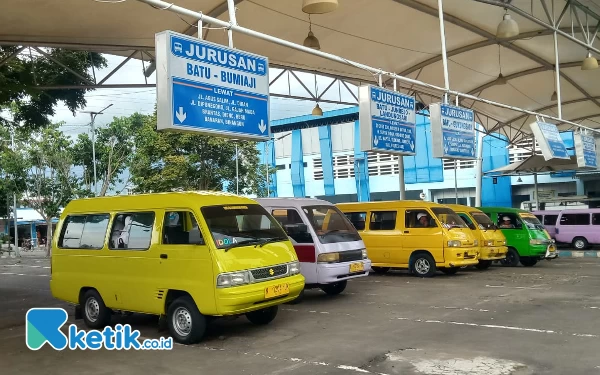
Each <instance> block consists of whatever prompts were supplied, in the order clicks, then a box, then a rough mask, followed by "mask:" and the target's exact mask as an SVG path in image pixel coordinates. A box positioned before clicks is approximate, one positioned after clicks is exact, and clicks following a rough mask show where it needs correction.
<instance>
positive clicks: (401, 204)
mask: <svg viewBox="0 0 600 375" xmlns="http://www.w3.org/2000/svg"><path fill="white" fill-rule="evenodd" d="M336 206H337V207H338V208H340V209H354V208H356V209H358V208H359V207H369V208H377V209H383V208H406V207H428V208H429V207H446V205H442V204H439V203H434V202H428V201H421V200H403V201H375V202H349V203H337V204H336Z"/></svg>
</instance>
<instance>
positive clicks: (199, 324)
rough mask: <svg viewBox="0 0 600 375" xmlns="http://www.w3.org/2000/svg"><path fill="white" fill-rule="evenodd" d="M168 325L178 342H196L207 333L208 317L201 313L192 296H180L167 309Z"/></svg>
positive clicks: (187, 343) (185, 343) (170, 332)
mask: <svg viewBox="0 0 600 375" xmlns="http://www.w3.org/2000/svg"><path fill="white" fill-rule="evenodd" d="M167 327H168V328H169V334H170V335H171V336H172V337H173V339H174V340H175V341H176V342H178V343H180V344H184V345H189V344H195V343H197V342H199V341H200V340H202V337H204V334H205V333H206V317H205V316H204V315H202V314H201V313H200V311H199V310H198V306H196V303H195V302H194V300H193V299H192V298H191V297H189V296H182V297H178V298H177V299H175V301H173V302H172V303H171V304H170V305H169V308H168V310H167Z"/></svg>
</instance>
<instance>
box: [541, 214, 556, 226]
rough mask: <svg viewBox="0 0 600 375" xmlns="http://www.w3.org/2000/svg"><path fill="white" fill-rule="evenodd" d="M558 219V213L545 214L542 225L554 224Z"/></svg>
mask: <svg viewBox="0 0 600 375" xmlns="http://www.w3.org/2000/svg"><path fill="white" fill-rule="evenodd" d="M557 219H558V215H545V216H544V221H543V224H544V225H556V220H557Z"/></svg>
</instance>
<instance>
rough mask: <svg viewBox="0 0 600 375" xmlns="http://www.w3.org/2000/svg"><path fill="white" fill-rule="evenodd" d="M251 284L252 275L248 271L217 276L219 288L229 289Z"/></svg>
mask: <svg viewBox="0 0 600 375" xmlns="http://www.w3.org/2000/svg"><path fill="white" fill-rule="evenodd" d="M249 282H250V273H249V272H248V271H237V272H228V273H222V274H220V275H219V276H217V287H219V288H228V287H230V286H238V285H244V284H248V283H249Z"/></svg>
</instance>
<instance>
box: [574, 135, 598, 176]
mask: <svg viewBox="0 0 600 375" xmlns="http://www.w3.org/2000/svg"><path fill="white" fill-rule="evenodd" d="M573 139H574V140H575V155H577V166H578V167H579V168H590V169H598V158H597V155H596V140H595V139H594V137H590V136H589V135H584V134H580V133H578V134H575V135H574V136H573Z"/></svg>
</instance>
